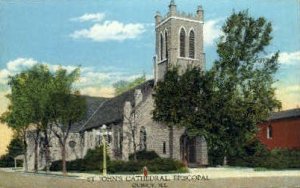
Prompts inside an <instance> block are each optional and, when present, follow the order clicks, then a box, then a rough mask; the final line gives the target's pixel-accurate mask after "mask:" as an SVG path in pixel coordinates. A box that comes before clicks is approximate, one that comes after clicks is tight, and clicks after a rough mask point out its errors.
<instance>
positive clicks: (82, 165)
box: [50, 147, 187, 173]
mask: <svg viewBox="0 0 300 188" xmlns="http://www.w3.org/2000/svg"><path fill="white" fill-rule="evenodd" d="M102 153H103V148H102V147H97V148H96V149H94V150H88V152H87V154H86V156H85V157H84V159H77V160H74V161H67V169H68V170H69V171H100V170H102V168H103V167H102V164H103V163H102V160H103V155H102ZM137 156H138V160H137V161H134V160H129V161H110V160H109V157H108V156H107V168H108V171H109V172H110V173H119V172H133V173H139V172H142V169H143V167H144V166H147V167H148V169H149V171H151V172H171V171H176V172H187V169H186V167H185V166H184V164H183V163H182V162H181V161H176V160H173V159H167V158H159V156H158V155H157V154H156V153H155V152H154V151H141V152H138V153H137ZM132 157H133V155H131V159H132ZM61 169H62V161H61V160H59V161H54V162H53V163H52V164H51V167H50V170H51V171H59V170H61Z"/></svg>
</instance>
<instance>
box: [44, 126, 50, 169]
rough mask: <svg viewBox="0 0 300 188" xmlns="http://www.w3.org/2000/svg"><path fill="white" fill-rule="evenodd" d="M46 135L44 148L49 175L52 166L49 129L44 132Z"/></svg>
mask: <svg viewBox="0 0 300 188" xmlns="http://www.w3.org/2000/svg"><path fill="white" fill-rule="evenodd" d="M44 135H45V140H44V147H45V160H46V173H48V172H49V165H50V150H49V137H48V133H47V129H45V130H44Z"/></svg>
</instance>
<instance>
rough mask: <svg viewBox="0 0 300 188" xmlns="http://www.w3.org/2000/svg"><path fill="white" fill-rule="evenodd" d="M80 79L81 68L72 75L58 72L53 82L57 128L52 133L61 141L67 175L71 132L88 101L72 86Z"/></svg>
mask: <svg viewBox="0 0 300 188" xmlns="http://www.w3.org/2000/svg"><path fill="white" fill-rule="evenodd" d="M78 77H79V68H78V69H75V70H74V71H72V72H71V73H69V74H68V73H67V71H66V70H65V69H59V70H57V71H56V73H55V76H54V81H53V85H52V87H53V91H55V92H53V93H52V94H51V103H50V104H49V105H50V108H51V111H50V114H51V116H52V117H51V119H50V122H51V123H53V124H54V125H55V126H53V127H52V132H53V133H54V134H55V136H56V137H57V138H58V140H59V144H60V147H61V157H62V172H63V174H64V175H66V173H67V168H66V144H67V139H68V137H69V133H70V130H71V128H72V126H73V125H74V124H75V123H78V122H79V121H80V120H82V118H83V117H84V115H85V113H86V100H85V98H83V97H81V96H80V92H79V91H78V90H75V89H74V88H73V87H72V84H73V83H74V81H75V80H76V79H78Z"/></svg>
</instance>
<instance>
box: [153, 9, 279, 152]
mask: <svg viewBox="0 0 300 188" xmlns="http://www.w3.org/2000/svg"><path fill="white" fill-rule="evenodd" d="M222 31H223V36H222V37H221V38H220V40H219V42H218V43H217V52H218V55H219V58H218V60H217V61H216V62H215V63H214V65H213V67H212V69H211V70H209V71H207V72H205V73H201V72H200V70H197V69H196V68H193V69H188V70H187V71H186V72H185V73H184V74H183V75H178V73H177V70H176V69H173V70H169V71H168V72H167V74H166V76H165V79H164V81H163V82H159V83H158V84H157V86H156V88H155V94H154V103H155V110H154V112H153V118H154V119H155V120H157V121H162V122H164V123H167V124H168V125H169V126H173V125H177V126H183V127H186V128H187V130H188V133H189V135H190V136H194V135H202V136H204V137H205V138H206V139H207V141H208V144H209V149H210V151H218V152H221V156H227V155H230V154H233V153H236V152H238V151H239V150H240V148H242V146H243V145H245V144H247V142H249V141H250V140H252V139H254V138H255V136H256V131H257V124H258V123H259V122H262V121H264V120H266V119H267V117H268V116H269V114H270V112H272V111H273V110H275V109H277V108H280V102H279V101H278V100H276V98H275V88H274V87H273V83H274V82H275V80H274V74H275V73H276V71H277V69H278V62H277V59H278V52H277V53H275V54H274V55H272V56H268V55H267V54H266V52H265V49H266V47H267V46H268V45H269V44H270V42H271V39H272V37H271V31H272V26H271V23H270V22H267V21H266V20H265V19H264V18H262V17H260V18H257V19H255V18H252V17H251V16H249V15H248V12H247V11H242V12H238V13H233V14H232V15H231V16H230V17H229V18H228V19H227V20H226V23H225V24H224V26H223V27H222Z"/></svg>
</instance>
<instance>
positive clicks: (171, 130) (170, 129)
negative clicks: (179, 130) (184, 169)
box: [169, 126, 174, 159]
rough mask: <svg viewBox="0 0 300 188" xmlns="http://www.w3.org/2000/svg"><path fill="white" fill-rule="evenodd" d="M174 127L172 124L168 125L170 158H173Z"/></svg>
mask: <svg viewBox="0 0 300 188" xmlns="http://www.w3.org/2000/svg"><path fill="white" fill-rule="evenodd" d="M173 135H174V129H173V126H169V148H170V159H173V142H174V139H173V138H174V136H173Z"/></svg>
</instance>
